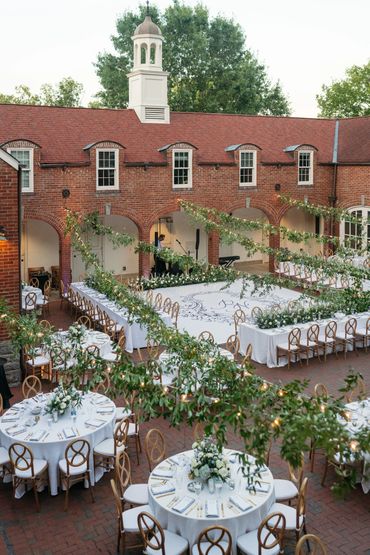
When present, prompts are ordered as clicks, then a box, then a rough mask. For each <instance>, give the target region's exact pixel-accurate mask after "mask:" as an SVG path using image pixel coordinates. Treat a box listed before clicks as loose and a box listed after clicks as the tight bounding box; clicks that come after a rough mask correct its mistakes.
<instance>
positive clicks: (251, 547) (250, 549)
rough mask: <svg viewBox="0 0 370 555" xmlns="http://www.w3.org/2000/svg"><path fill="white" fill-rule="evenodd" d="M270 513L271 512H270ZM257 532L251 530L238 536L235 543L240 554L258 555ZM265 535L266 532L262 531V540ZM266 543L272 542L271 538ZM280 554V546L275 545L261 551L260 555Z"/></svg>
mask: <svg viewBox="0 0 370 555" xmlns="http://www.w3.org/2000/svg"><path fill="white" fill-rule="evenodd" d="M270 512H271V513H272V512H273V511H270ZM257 532H258V531H257V530H252V532H248V533H247V534H243V535H242V536H239V538H238V539H237V541H236V543H237V545H238V547H239V549H240V551H241V552H242V553H245V555H259V551H258V537H257ZM266 534H267V530H266V529H264V530H263V531H262V534H261V535H262V538H265V537H266ZM267 541H268V543H272V542H273V538H272V537H271V536H270V538H269V539H268V540H267ZM279 553H280V546H279V545H276V546H275V547H273V548H272V549H261V555H278V554H279Z"/></svg>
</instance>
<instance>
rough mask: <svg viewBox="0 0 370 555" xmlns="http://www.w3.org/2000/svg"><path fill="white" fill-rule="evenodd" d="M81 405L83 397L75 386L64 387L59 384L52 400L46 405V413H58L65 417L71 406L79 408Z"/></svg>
mask: <svg viewBox="0 0 370 555" xmlns="http://www.w3.org/2000/svg"><path fill="white" fill-rule="evenodd" d="M80 404H81V395H80V393H79V392H78V391H77V389H76V388H75V387H74V386H69V387H64V385H63V384H59V385H58V387H56V388H55V389H54V391H53V395H52V397H51V399H50V400H49V401H48V403H47V405H46V409H45V410H46V412H47V413H50V414H51V413H53V412H58V413H59V414H60V415H63V414H64V413H65V411H66V410H67V408H68V407H69V406H71V405H74V406H76V407H78V406H79V405H80Z"/></svg>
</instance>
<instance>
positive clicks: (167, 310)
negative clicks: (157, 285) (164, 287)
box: [162, 297, 172, 314]
mask: <svg viewBox="0 0 370 555" xmlns="http://www.w3.org/2000/svg"><path fill="white" fill-rule="evenodd" d="M171 309H172V301H171V299H170V298H169V297H166V298H165V299H164V301H163V306H162V310H163V312H165V313H166V314H171Z"/></svg>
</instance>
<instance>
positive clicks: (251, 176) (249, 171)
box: [239, 150, 257, 187]
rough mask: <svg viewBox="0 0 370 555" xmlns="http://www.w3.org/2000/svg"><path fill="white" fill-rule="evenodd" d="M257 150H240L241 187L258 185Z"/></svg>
mask: <svg viewBox="0 0 370 555" xmlns="http://www.w3.org/2000/svg"><path fill="white" fill-rule="evenodd" d="M256 161H257V151H256V150H240V151H239V185H240V187H256V185H257V167H256Z"/></svg>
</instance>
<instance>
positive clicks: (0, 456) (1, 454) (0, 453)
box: [0, 419, 10, 466]
mask: <svg viewBox="0 0 370 555" xmlns="http://www.w3.org/2000/svg"><path fill="white" fill-rule="evenodd" d="M0 420H1V419H0ZM8 462H10V459H9V453H8V450H7V449H5V447H0V466H2V465H3V464H7V463H8Z"/></svg>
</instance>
